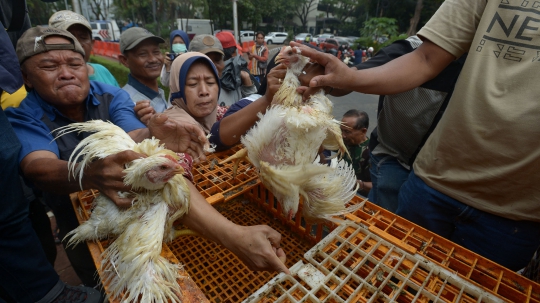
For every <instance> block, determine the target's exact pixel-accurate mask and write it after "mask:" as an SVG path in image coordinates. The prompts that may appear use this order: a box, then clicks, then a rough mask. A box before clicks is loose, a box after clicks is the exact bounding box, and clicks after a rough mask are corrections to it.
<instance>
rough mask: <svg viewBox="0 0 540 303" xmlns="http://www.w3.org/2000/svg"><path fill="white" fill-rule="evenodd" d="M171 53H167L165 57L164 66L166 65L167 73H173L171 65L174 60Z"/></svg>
mask: <svg viewBox="0 0 540 303" xmlns="http://www.w3.org/2000/svg"><path fill="white" fill-rule="evenodd" d="M169 54H170V53H169V52H166V53H165V56H163V59H164V60H163V64H165V71H167V72H170V71H171V64H172V60H171V58H170V57H169Z"/></svg>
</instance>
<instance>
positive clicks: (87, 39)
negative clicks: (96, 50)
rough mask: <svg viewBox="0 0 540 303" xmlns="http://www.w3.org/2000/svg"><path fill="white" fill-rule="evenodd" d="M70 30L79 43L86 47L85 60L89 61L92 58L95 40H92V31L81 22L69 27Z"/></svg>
mask: <svg viewBox="0 0 540 303" xmlns="http://www.w3.org/2000/svg"><path fill="white" fill-rule="evenodd" d="M68 31H69V32H70V33H71V34H72V35H73V36H75V38H77V40H79V43H80V44H81V46H82V47H83V49H84V53H85V56H84V61H85V62H88V60H90V53H91V52H92V48H93V46H94V41H93V40H92V32H90V31H89V30H88V28H86V27H85V26H83V25H81V24H74V25H72V26H70V27H69V28H68Z"/></svg>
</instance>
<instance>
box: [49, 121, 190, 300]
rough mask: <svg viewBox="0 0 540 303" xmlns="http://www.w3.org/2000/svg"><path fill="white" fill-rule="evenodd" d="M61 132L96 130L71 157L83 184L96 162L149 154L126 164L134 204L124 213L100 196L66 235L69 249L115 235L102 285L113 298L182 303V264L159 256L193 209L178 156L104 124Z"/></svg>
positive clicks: (105, 259)
mask: <svg viewBox="0 0 540 303" xmlns="http://www.w3.org/2000/svg"><path fill="white" fill-rule="evenodd" d="M59 131H60V132H59V134H58V136H61V135H63V134H66V133H69V132H74V131H78V132H95V133H94V134H92V135H90V136H88V137H87V138H85V139H84V140H82V141H81V142H80V143H79V145H77V147H76V149H75V150H74V151H73V154H72V155H71V157H70V159H69V162H70V164H69V170H70V172H71V173H73V176H76V175H78V176H79V178H80V180H82V177H83V173H84V168H85V166H86V165H87V164H88V163H90V162H91V161H92V160H94V159H102V158H105V157H107V156H109V155H112V154H116V153H118V152H121V151H125V150H133V151H135V152H138V153H141V154H144V155H146V156H147V157H146V158H141V159H136V160H134V161H132V162H130V163H128V164H126V169H125V170H124V172H125V173H126V176H125V178H124V183H125V184H126V185H130V186H131V187H132V189H133V190H134V191H135V192H132V193H122V194H123V195H126V196H129V197H133V202H132V206H131V207H130V208H128V209H120V208H118V207H117V206H116V204H115V203H114V202H112V201H111V200H110V199H109V198H107V197H106V196H105V195H100V196H98V197H97V198H96V199H95V201H94V208H93V210H92V214H91V216H90V218H89V219H88V220H87V221H86V222H84V223H82V224H81V225H80V226H79V227H77V228H76V229H74V230H73V231H71V232H70V233H68V234H67V235H66V237H68V236H71V238H70V240H69V245H76V244H77V243H80V242H82V241H85V240H99V239H105V238H108V237H116V240H115V241H114V242H113V243H112V244H111V245H110V246H109V247H108V248H106V249H105V251H104V252H103V255H102V256H103V261H102V263H101V269H102V282H103V283H104V285H107V286H108V290H109V292H110V297H111V299H114V300H121V301H122V302H132V301H135V300H137V301H140V302H181V298H180V295H181V291H180V288H179V286H178V283H177V281H176V280H177V279H178V278H179V276H180V275H179V274H178V269H179V266H178V265H175V264H171V263H169V262H168V261H167V259H165V258H163V257H162V256H160V253H161V250H162V243H163V241H165V242H169V241H172V240H173V238H174V237H175V231H174V228H173V226H172V224H173V222H174V221H175V220H176V219H178V218H180V217H181V216H183V215H184V214H186V213H187V212H188V210H189V188H188V187H187V184H186V182H185V180H184V178H183V177H182V175H181V174H182V173H183V172H184V169H183V168H182V167H181V166H180V165H179V164H178V162H177V161H178V159H179V157H178V156H177V155H176V154H175V153H174V152H172V151H170V150H167V149H165V148H164V146H163V145H160V144H159V140H157V139H155V138H152V139H146V140H144V141H142V142H141V143H138V144H137V143H135V142H134V141H133V140H132V139H131V137H130V136H129V135H128V134H126V133H125V132H124V131H123V130H122V129H121V128H119V127H117V126H115V125H114V124H112V123H107V122H103V121H98V120H94V121H89V122H85V123H73V124H70V125H68V126H65V127H63V128H61V129H59ZM81 158H82V160H81V161H80V163H77V161H78V160H79V159H81Z"/></svg>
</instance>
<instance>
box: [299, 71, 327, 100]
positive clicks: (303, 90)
mask: <svg viewBox="0 0 540 303" xmlns="http://www.w3.org/2000/svg"><path fill="white" fill-rule="evenodd" d="M319 75H324V66H322V65H320V64H319V63H317V62H314V63H313V62H309V63H308V64H306V66H305V67H304V70H303V71H302V73H301V74H300V76H298V80H300V86H299V87H298V88H297V89H296V92H297V93H299V94H301V95H302V99H303V100H304V101H305V100H307V99H309V97H310V96H311V95H314V94H316V93H318V92H319V91H320V90H321V87H309V82H310V81H311V79H313V77H315V76H319ZM323 89H324V91H325V93H328V92H329V91H331V90H332V88H331V87H324V88H323Z"/></svg>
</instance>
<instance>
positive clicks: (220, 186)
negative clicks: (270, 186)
mask: <svg viewBox="0 0 540 303" xmlns="http://www.w3.org/2000/svg"><path fill="white" fill-rule="evenodd" d="M241 148H242V146H241V145H237V146H235V147H233V148H231V149H229V150H226V151H223V152H219V153H214V154H210V155H208V156H207V159H206V161H204V162H202V163H200V164H199V165H196V166H194V167H193V170H192V172H193V181H194V184H195V186H196V187H197V189H198V190H199V192H200V193H201V195H203V197H205V198H206V201H208V202H209V203H210V204H214V203H219V202H223V201H229V200H231V199H233V198H235V197H237V196H239V195H241V194H242V193H243V192H245V191H247V190H248V189H249V187H251V186H255V185H257V184H258V183H259V179H258V177H257V173H256V172H255V169H254V168H253V165H252V164H251V163H250V162H249V161H248V160H247V159H243V160H242V161H240V163H239V165H238V169H237V174H236V176H235V178H233V163H232V162H229V163H226V164H224V165H219V164H218V163H219V162H221V161H223V160H225V159H227V158H228V157H229V156H231V155H234V153H236V152H237V151H238V150H240V149H241Z"/></svg>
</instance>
